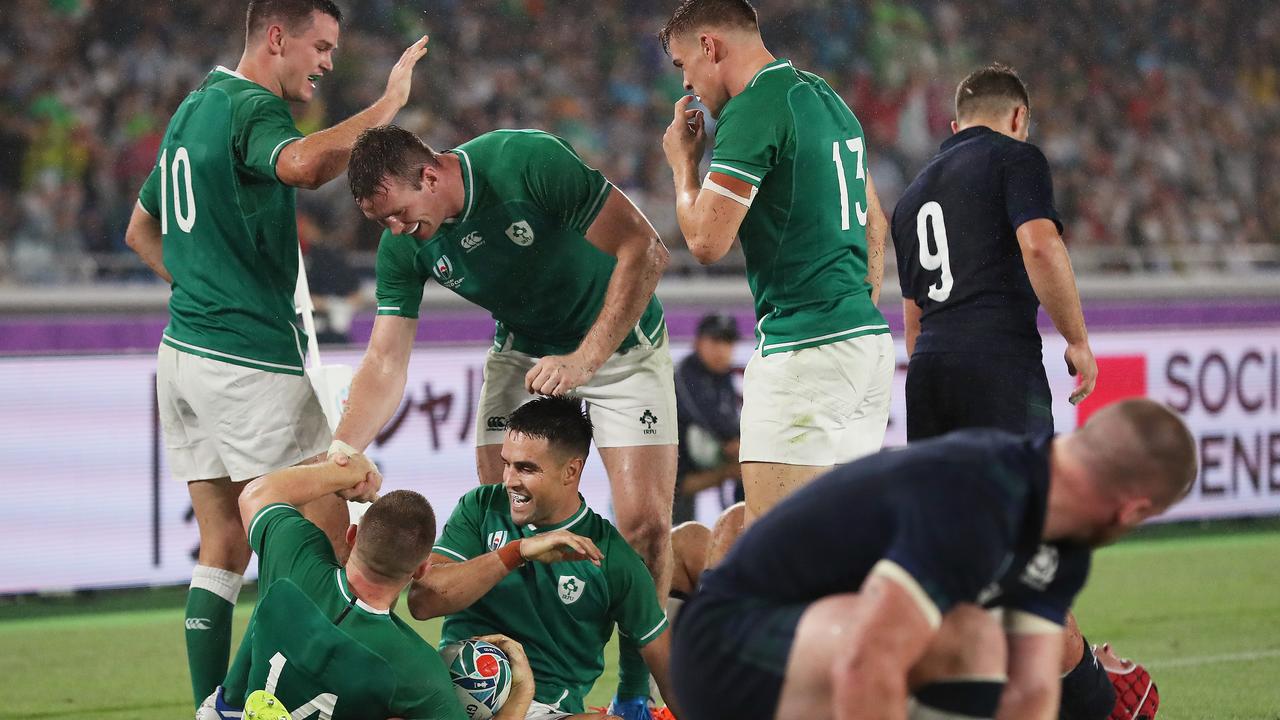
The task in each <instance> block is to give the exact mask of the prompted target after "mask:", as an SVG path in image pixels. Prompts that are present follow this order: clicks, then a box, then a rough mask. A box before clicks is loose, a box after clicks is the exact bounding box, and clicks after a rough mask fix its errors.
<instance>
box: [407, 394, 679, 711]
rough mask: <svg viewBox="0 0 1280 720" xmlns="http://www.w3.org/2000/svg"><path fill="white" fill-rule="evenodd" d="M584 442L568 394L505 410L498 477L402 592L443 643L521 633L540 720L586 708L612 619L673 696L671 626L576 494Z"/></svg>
mask: <svg viewBox="0 0 1280 720" xmlns="http://www.w3.org/2000/svg"><path fill="white" fill-rule="evenodd" d="M590 444H591V421H590V420H588V419H587V418H586V416H584V415H583V413H582V406H581V403H580V402H579V401H578V400H575V399H570V398H565V397H545V398H539V399H537V400H533V401H531V402H529V403H526V404H524V405H521V406H520V407H519V408H517V409H516V410H514V411H513V412H512V413H511V415H510V417H509V418H508V419H507V433H506V437H505V440H504V441H503V444H502V462H503V467H504V470H503V484H502V485H483V486H481V487H478V488H476V489H475V490H472V491H471V492H469V493H467V494H466V495H464V496H463V497H462V499H461V500H460V501H459V502H458V505H457V507H456V508H455V509H454V511H453V515H452V516H451V517H450V518H449V522H448V523H446V525H445V529H444V532H443V533H442V534H441V536H440V541H439V542H437V543H436V545H435V547H434V548H433V549H432V554H431V572H430V573H428V574H426V575H425V576H424V577H423V578H422V579H421V580H419V581H417V582H415V583H414V584H413V586H412V589H411V590H410V592H409V609H410V611H411V612H412V613H413V616H414V617H415V618H418V619H419V620H425V619H427V618H432V617H439V616H442V615H443V616H445V621H444V628H443V631H442V634H441V642H442V643H449V642H453V641H455V640H459V639H462V638H466V637H471V636H473V635H487V634H491V633H504V634H507V635H510V636H512V637H513V638H515V639H517V640H519V641H520V642H521V643H522V644H523V646H524V648H525V650H526V651H527V652H528V655H529V665H530V667H531V668H532V672H533V676H534V677H535V678H536V680H537V694H536V695H535V702H534V703H533V706H532V707H531V709H530V715H529V717H530V718H538V720H558V719H562V718H571V717H574V716H575V715H578V714H581V713H582V712H583V711H584V706H583V699H584V697H585V696H586V694H587V692H588V691H589V690H590V689H591V686H592V685H593V684H594V683H595V681H596V678H598V677H599V676H600V673H601V672H602V671H603V670H604V647H605V644H606V643H608V641H609V637H610V636H611V635H612V634H613V628H614V624H615V623H616V624H617V626H618V631H619V633H620V634H621V635H622V636H623V637H629V638H631V639H632V640H633V641H634V642H635V643H636V644H637V645H638V646H639V647H640V654H641V656H642V657H643V658H644V661H645V662H646V663H647V664H648V666H649V669H650V671H651V672H652V673H653V676H654V678H655V679H656V681H657V683H658V687H659V689H660V690H661V691H662V694H663V697H664V698H666V699H667V701H668V702H672V703H673V701H672V697H673V695H672V693H671V692H670V690H669V687H668V683H667V677H668V673H667V664H668V660H669V656H670V647H671V633H670V631H669V630H668V625H667V618H666V615H665V614H664V613H663V611H662V608H661V607H660V606H659V604H658V599H657V591H656V590H655V589H654V585H653V579H652V578H651V577H650V575H649V572H648V570H647V569H646V568H645V566H644V563H643V562H642V561H641V559H640V556H639V555H638V554H636V552H635V551H634V550H632V549H631V547H630V546H628V545H627V543H626V541H625V540H623V538H622V536H621V535H620V534H619V533H618V531H617V530H616V529H615V528H614V527H613V525H611V524H609V522H608V521H607V520H605V519H604V518H602V517H600V516H599V515H597V514H596V513H594V512H592V511H591V509H590V508H588V507H587V505H586V503H585V502H584V501H583V499H582V496H581V495H580V494H578V483H579V480H580V479H581V476H582V466H583V464H584V463H585V461H586V458H587V453H588V451H589V449H590ZM673 704H674V703H673ZM676 715H677V716H679V710H678V709H677V710H676ZM584 717H585V716H584ZM590 717H592V718H594V719H595V720H599V716H598V715H593V716H590Z"/></svg>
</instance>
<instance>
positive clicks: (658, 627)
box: [636, 616, 667, 643]
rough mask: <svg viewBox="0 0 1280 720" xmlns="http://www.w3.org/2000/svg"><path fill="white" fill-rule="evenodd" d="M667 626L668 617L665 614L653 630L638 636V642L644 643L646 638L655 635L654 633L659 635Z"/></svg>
mask: <svg viewBox="0 0 1280 720" xmlns="http://www.w3.org/2000/svg"><path fill="white" fill-rule="evenodd" d="M666 627H667V618H666V617H665V616H664V617H663V618H662V621H661V622H659V623H658V624H657V625H655V626H654V628H653V629H652V630H650V631H649V632H647V633H645V634H644V635H641V636H640V637H638V638H636V642H638V643H642V642H644V641H645V640H648V639H649V638H651V637H653V636H654V635H657V634H658V633H660V632H662V631H663V630H664V629H666Z"/></svg>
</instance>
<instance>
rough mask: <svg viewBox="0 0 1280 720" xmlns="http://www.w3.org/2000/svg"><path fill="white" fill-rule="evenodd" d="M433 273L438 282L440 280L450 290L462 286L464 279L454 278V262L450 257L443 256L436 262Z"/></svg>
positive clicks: (432, 269) (432, 267)
mask: <svg viewBox="0 0 1280 720" xmlns="http://www.w3.org/2000/svg"><path fill="white" fill-rule="evenodd" d="M431 273H432V274H433V275H435V276H436V280H439V281H440V284H441V285H443V286H445V287H447V288H449V289H450V290H452V289H454V288H456V287H458V286H459V285H461V284H462V281H463V279H464V278H455V277H454V276H453V262H452V261H451V260H449V256H448V255H441V256H440V258H439V259H437V260H436V263H435V265H432V266H431Z"/></svg>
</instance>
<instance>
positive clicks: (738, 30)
mask: <svg viewBox="0 0 1280 720" xmlns="http://www.w3.org/2000/svg"><path fill="white" fill-rule="evenodd" d="M661 39H662V43H663V46H664V47H665V48H666V49H667V51H668V52H669V53H670V54H671V59H672V62H674V63H675V66H676V67H678V68H680V69H681V70H682V71H683V73H684V86H685V88H686V89H688V90H691V91H693V92H694V93H696V94H697V97H698V98H699V99H700V100H701V101H702V103H703V104H704V105H705V106H706V107H707V109H708V110H709V111H710V112H711V115H712V116H713V117H716V118H717V119H718V121H719V122H718V125H717V127H716V140H715V150H714V152H713V153H712V158H711V167H710V172H709V173H708V174H707V176H706V179H705V180H704V181H703V182H702V183H701V189H700V188H699V181H698V163H699V161H700V159H701V158H702V154H703V146H704V145H705V142H706V135H705V131H704V127H703V117H702V113H701V111H696V110H689V109H688V104H689V101H690V100H691V99H692V98H689V97H685V98H682V99H681V100H680V101H679V102H677V103H676V107H675V119H674V121H673V122H672V124H671V126H670V127H669V128H667V131H666V134H665V135H664V136H663V139H662V146H663V149H664V150H665V152H666V156H667V161H668V162H669V163H670V164H671V168H672V170H673V172H674V176H675V188H676V213H677V216H678V218H679V222H680V229H681V230H682V231H683V233H684V236H685V240H686V241H687V242H688V243H689V250H690V251H691V252H692V253H693V255H694V257H696V258H698V260H699V261H701V262H703V263H711V262H714V261H716V260H719V259H720V258H721V257H723V256H724V255H725V253H727V252H728V251H729V248H730V247H731V246H732V245H733V240H734V237H735V236H737V237H740V238H741V239H742V250H743V252H744V254H745V255H746V263H747V280H748V282H749V284H750V286H751V293H752V295H753V296H754V298H755V308H756V317H757V318H758V320H759V323H758V325H757V327H756V334H757V339H758V346H757V348H756V352H755V354H754V355H753V356H752V358H751V360H750V362H749V363H748V364H747V371H746V375H745V377H744V379H743V388H742V394H743V399H742V436H741V452H740V459H741V461H742V481H743V486H744V489H745V491H746V500H747V522H750V521H751V520H752V519H753V518H756V517H759V516H760V515H761V514H762V513H764V512H765V511H766V510H767V509H768V508H770V507H771V506H773V505H774V504H775V503H776V502H777V501H778V500H779V499H781V498H782V497H784V496H786V495H787V494H788V493H789V492H791V491H792V490H793V489H795V488H796V487H798V486H800V485H802V484H803V483H805V482H806V481H808V480H809V479H810V478H812V477H814V476H815V475H817V474H818V473H820V472H822V471H823V470H825V469H827V468H829V467H830V466H832V465H834V464H836V463H841V462H847V461H849V460H852V459H854V458H856V457H860V456H862V455H866V454H868V453H871V452H875V451H876V450H878V449H880V445H881V443H882V442H883V440H884V432H885V427H886V425H887V423H888V418H889V386H890V383H891V381H892V378H893V367H894V350H893V342H892V340H891V339H890V338H889V335H888V333H889V326H888V325H886V324H885V321H884V318H883V317H882V316H881V315H880V311H879V310H878V309H877V308H876V300H877V299H878V297H879V292H880V280H881V276H882V275H883V272H884V264H883V263H884V257H883V251H884V237H885V234H886V233H887V222H886V221H885V218H884V213H882V212H881V210H880V203H879V200H878V199H877V197H876V192H875V187H874V185H873V184H872V182H871V175H870V174H869V173H868V171H867V158H866V155H867V147H866V142H865V140H864V138H863V134H862V126H861V125H860V124H859V123H858V119H857V118H856V117H854V115H853V113H852V112H851V111H850V110H849V107H848V106H847V105H845V103H844V101H843V100H841V99H840V97H839V96H838V95H837V94H836V93H835V92H834V91H833V90H832V89H831V88H830V86H828V85H827V83H826V82H825V81H824V80H823V79H822V78H820V77H818V76H817V75H814V74H812V73H807V72H804V71H801V70H798V69H797V68H795V67H793V66H792V65H791V63H790V62H789V61H787V60H785V59H775V58H774V56H773V55H772V54H770V53H769V51H768V50H767V49H766V48H765V46H764V43H763V41H762V40H761V38H760V30H759V27H758V25H757V22H756V11H755V8H753V7H752V6H751V4H750V3H748V2H747V1H746V0H685V2H683V3H682V4H681V5H680V7H679V8H678V9H677V10H676V11H675V14H673V15H672V16H671V19H670V20H669V21H668V22H667V25H666V27H664V28H663V29H662V33H661Z"/></svg>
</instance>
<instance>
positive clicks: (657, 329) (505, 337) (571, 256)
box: [377, 130, 665, 357]
mask: <svg viewBox="0 0 1280 720" xmlns="http://www.w3.org/2000/svg"><path fill="white" fill-rule="evenodd" d="M450 152H452V153H454V154H455V155H457V156H458V160H459V161H460V162H461V164H462V182H463V186H464V191H465V196H466V200H465V205H464V208H463V211H462V214H461V215H459V216H458V217H456V218H453V219H452V220H449V221H446V222H445V224H443V225H442V226H441V228H440V230H439V231H438V232H436V234H435V235H433V236H432V237H431V239H429V240H426V241H419V240H417V239H415V238H413V237H411V236H409V235H394V234H392V233H391V231H389V230H388V231H386V232H383V234H382V240H381V242H380V243H379V244H378V265H377V273H378V291H377V294H378V314H379V315H399V316H401V317H408V318H416V317H418V307H419V306H420V305H421V304H422V287H423V284H424V283H426V281H427V280H428V279H429V278H434V279H435V280H436V282H438V283H440V284H441V285H443V286H444V287H446V288H448V289H450V290H452V291H454V292H455V293H457V294H459V295H461V296H462V297H464V298H466V299H468V300H470V301H471V302H473V303H475V304H476V305H479V306H480V307H482V308H484V309H486V310H488V311H489V312H490V313H491V314H492V315H493V318H494V320H496V321H497V327H496V330H495V332H494V348H495V349H497V350H517V351H519V352H523V353H526V354H529V355H534V356H539V357H540V356H543V355H563V354H566V353H570V352H573V351H574V350H576V349H577V348H578V345H579V343H581V342H582V338H583V337H585V336H586V334H587V331H588V330H589V329H590V328H591V326H592V324H593V323H595V320H596V317H597V316H598V315H599V314H600V308H601V307H603V306H604V296H605V291H606V289H607V288H608V286H609V278H610V276H611V275H612V274H613V268H614V266H615V265H617V260H616V259H615V258H614V257H613V256H612V255H609V254H608V253H605V252H602V251H601V250H600V249H598V248H597V247H596V246H594V245H592V244H591V243H590V242H588V241H587V239H586V232H587V229H588V228H590V227H591V223H592V222H594V221H595V219H596V216H597V215H599V214H600V209H601V208H603V207H604V204H605V200H606V199H608V196H609V192H610V191H611V190H612V188H613V186H612V185H610V184H609V181H608V180H606V179H605V177H604V175H602V174H601V173H600V172H599V171H597V170H595V169H593V168H591V167H588V166H587V165H586V164H585V163H584V162H583V161H582V159H581V158H579V157H578V154H577V153H576V152H574V150H573V148H572V147H570V146H569V144H568V143H566V142H565V141H564V140H561V139H560V138H558V137H556V136H554V135H550V134H548V133H545V132H542V131H539V130H497V131H494V132H490V133H485V134H484V135H481V136H480V137H477V138H475V139H474V140H471V141H470V142H467V143H465V144H463V145H461V146H459V147H457V148H455V149H454V150H452V151H450ZM664 329H665V322H664V320H663V314H662V304H661V303H659V302H658V299H657V297H656V296H655V297H652V298H650V299H649V305H648V307H646V308H645V311H644V314H643V315H642V316H641V318H640V322H639V323H637V325H636V327H635V328H634V329H633V331H632V332H631V333H630V334H628V335H627V337H626V338H625V339H623V341H622V344H621V345H620V346H619V347H618V350H627V349H629V348H631V347H635V346H636V345H652V344H654V343H656V342H658V339H659V338H660V337H661V336H662V333H663V331H664Z"/></svg>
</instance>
